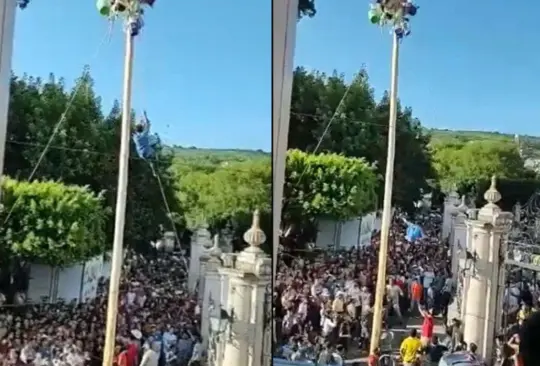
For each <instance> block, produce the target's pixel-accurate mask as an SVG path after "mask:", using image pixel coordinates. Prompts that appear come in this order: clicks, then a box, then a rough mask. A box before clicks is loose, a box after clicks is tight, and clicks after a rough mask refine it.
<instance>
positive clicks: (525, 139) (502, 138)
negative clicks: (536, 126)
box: [290, 111, 540, 145]
mask: <svg viewBox="0 0 540 366" xmlns="http://www.w3.org/2000/svg"><path fill="white" fill-rule="evenodd" d="M290 114H291V115H292V116H297V117H306V118H313V119H315V120H318V121H324V120H326V119H327V118H326V117H323V116H318V115H316V114H310V113H301V112H295V111H291V112H290ZM340 119H341V120H344V121H347V122H353V123H359V124H364V125H371V126H379V127H388V124H386V123H380V122H371V121H361V120H356V119H352V118H347V117H340ZM423 129H425V132H427V133H428V134H431V135H432V133H431V132H432V131H433V130H435V133H436V134H437V131H441V130H442V131H448V133H440V134H438V136H437V137H438V138H442V139H444V138H445V137H446V136H448V138H453V137H455V138H459V136H460V135H461V134H460V133H463V137H464V138H467V139H470V141H475V140H478V141H504V142H513V141H514V137H513V136H514V134H510V133H508V134H501V136H500V137H495V136H489V134H490V133H497V132H496V131H494V132H489V131H486V132H483V131H465V130H456V131H452V130H443V129H437V128H429V127H423ZM469 132H470V133H471V134H482V133H485V134H486V136H485V137H483V136H480V137H478V138H477V139H476V138H474V137H468V136H467V133H469ZM453 133H455V135H453ZM505 135H507V136H505ZM488 136H489V137H488ZM518 136H519V137H522V138H523V141H521V142H522V143H523V144H525V145H527V143H528V141H529V140H530V139H531V138H532V139H535V138H537V139H538V143H539V144H540V137H535V136H527V135H519V134H518ZM505 137H506V138H507V140H505Z"/></svg>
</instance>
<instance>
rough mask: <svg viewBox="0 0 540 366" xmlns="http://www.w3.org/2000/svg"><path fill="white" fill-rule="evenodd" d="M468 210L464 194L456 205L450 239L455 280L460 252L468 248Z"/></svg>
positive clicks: (455, 278)
mask: <svg viewBox="0 0 540 366" xmlns="http://www.w3.org/2000/svg"><path fill="white" fill-rule="evenodd" d="M468 210H469V208H468V207H467V205H466V204H465V196H462V197H461V204H460V205H459V206H458V207H456V212H455V215H454V219H453V221H454V223H453V228H452V235H451V238H452V240H451V241H450V254H451V265H452V267H451V268H452V275H453V278H454V280H457V277H458V271H459V269H458V268H459V259H460V254H461V253H463V252H465V249H466V248H467V225H465V220H467V211H468Z"/></svg>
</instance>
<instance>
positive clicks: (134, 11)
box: [96, 0, 155, 37]
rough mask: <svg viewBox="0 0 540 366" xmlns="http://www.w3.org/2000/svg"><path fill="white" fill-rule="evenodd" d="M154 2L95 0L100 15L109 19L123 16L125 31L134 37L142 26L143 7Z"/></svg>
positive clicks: (143, 0)
mask: <svg viewBox="0 0 540 366" xmlns="http://www.w3.org/2000/svg"><path fill="white" fill-rule="evenodd" d="M154 3H155V0H97V1H96V6H97V9H98V11H99V13H100V14H101V15H103V16H104V17H107V18H109V19H111V20H114V19H116V18H120V17H121V18H124V20H125V22H126V26H127V31H128V32H130V34H131V36H132V37H135V36H137V35H138V34H139V32H140V30H141V29H142V27H143V26H144V21H143V15H144V7H145V6H148V7H152V6H153V5H154Z"/></svg>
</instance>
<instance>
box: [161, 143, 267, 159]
mask: <svg viewBox="0 0 540 366" xmlns="http://www.w3.org/2000/svg"><path fill="white" fill-rule="evenodd" d="M170 149H171V150H172V151H173V152H174V154H175V155H176V156H178V157H187V158H192V157H204V156H219V157H224V158H226V157H231V158H238V157H243V158H245V159H256V158H260V157H267V156H270V153H269V152H266V151H263V150H243V149H201V148H198V147H194V146H190V147H183V146H172V147H170Z"/></svg>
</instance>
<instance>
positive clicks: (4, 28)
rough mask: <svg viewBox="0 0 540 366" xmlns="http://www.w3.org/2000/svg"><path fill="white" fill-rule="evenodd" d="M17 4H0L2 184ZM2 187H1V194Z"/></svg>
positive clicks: (7, 0)
mask: <svg viewBox="0 0 540 366" xmlns="http://www.w3.org/2000/svg"><path fill="white" fill-rule="evenodd" d="M16 13H17V2H16V1H15V0H3V1H2V2H1V4H0V184H1V182H2V177H3V171H4V158H5V152H6V135H7V127H8V110H9V89H10V85H11V61H12V58H13V57H12V56H13V34H14V31H15V14H16ZM1 189H2V187H1V186H0V193H1Z"/></svg>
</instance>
